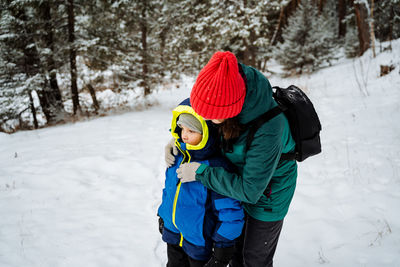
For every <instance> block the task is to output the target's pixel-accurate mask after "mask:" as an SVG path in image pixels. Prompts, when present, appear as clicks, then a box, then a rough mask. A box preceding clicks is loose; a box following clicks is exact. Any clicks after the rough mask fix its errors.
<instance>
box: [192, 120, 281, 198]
mask: <svg viewBox="0 0 400 267" xmlns="http://www.w3.org/2000/svg"><path fill="white" fill-rule="evenodd" d="M276 119H278V118H276ZM276 119H274V122H275V123H277V124H281V123H279V122H283V120H280V119H278V120H276ZM271 122H272V121H271ZM271 122H269V123H266V124H264V125H263V126H262V127H260V129H259V130H258V131H257V133H256V135H255V136H254V140H253V142H252V145H251V146H250V148H249V150H248V151H247V154H246V156H245V165H244V167H243V174H242V175H241V176H240V175H238V174H235V173H230V172H227V171H226V170H225V169H223V168H219V167H209V166H207V165H201V166H200V167H199V168H198V169H197V171H196V180H198V181H200V182H201V183H202V184H204V185H205V186H206V187H208V188H210V189H211V190H213V191H215V192H217V193H219V194H221V195H224V196H228V197H231V198H234V199H237V200H240V201H243V202H247V203H252V204H255V203H257V201H258V200H259V199H260V197H261V196H262V194H263V193H264V191H265V189H266V187H267V185H268V183H269V182H270V180H271V178H272V176H273V174H274V171H275V169H276V167H277V165H278V162H279V159H280V156H281V152H282V132H283V128H284V127H283V123H282V125H273V126H278V127H271V126H272V125H271ZM275 123H272V124H275ZM279 129H280V130H279Z"/></svg>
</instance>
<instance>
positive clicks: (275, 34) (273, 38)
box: [269, 6, 285, 46]
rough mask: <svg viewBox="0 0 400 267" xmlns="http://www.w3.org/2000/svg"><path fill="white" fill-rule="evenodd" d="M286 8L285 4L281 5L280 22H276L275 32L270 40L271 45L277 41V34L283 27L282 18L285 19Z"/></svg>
mask: <svg viewBox="0 0 400 267" xmlns="http://www.w3.org/2000/svg"><path fill="white" fill-rule="evenodd" d="M284 10H285V8H284V7H283V6H281V11H280V12H279V19H278V23H277V24H276V27H275V31H274V34H273V35H272V38H271V40H270V42H269V45H270V46H273V45H274V43H275V41H276V36H277V35H278V32H279V31H280V29H281V25H282V20H283V17H284V14H285V13H284Z"/></svg>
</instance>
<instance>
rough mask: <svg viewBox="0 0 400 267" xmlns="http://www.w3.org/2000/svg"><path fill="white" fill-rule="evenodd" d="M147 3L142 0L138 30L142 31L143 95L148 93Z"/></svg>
mask: <svg viewBox="0 0 400 267" xmlns="http://www.w3.org/2000/svg"><path fill="white" fill-rule="evenodd" d="M146 12H147V4H146V0H144V1H143V7H142V17H141V20H140V30H141V31H142V38H141V41H142V86H143V88H144V96H147V95H149V94H150V86H149V83H148V66H147V64H148V55H147V17H146Z"/></svg>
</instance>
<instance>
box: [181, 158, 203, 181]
mask: <svg viewBox="0 0 400 267" xmlns="http://www.w3.org/2000/svg"><path fill="white" fill-rule="evenodd" d="M200 165H201V164H200V163H198V162H190V163H185V164H182V165H181V166H180V167H179V169H177V170H176V174H177V175H178V178H179V179H181V182H182V183H187V182H194V181H196V171H197V169H198V168H199V167H200Z"/></svg>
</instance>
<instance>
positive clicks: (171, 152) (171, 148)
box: [165, 138, 178, 167]
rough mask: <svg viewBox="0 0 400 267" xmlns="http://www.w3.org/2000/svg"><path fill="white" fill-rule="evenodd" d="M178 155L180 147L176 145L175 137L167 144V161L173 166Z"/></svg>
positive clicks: (168, 164)
mask: <svg viewBox="0 0 400 267" xmlns="http://www.w3.org/2000/svg"><path fill="white" fill-rule="evenodd" d="M177 155H178V148H177V147H176V145H175V138H172V139H171V140H170V141H169V142H168V144H167V145H166V146H165V163H166V164H167V167H171V166H172V165H174V163H175V156H177Z"/></svg>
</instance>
